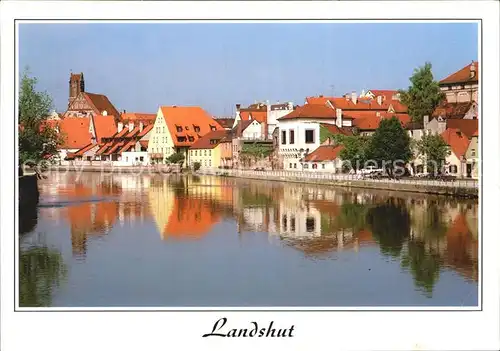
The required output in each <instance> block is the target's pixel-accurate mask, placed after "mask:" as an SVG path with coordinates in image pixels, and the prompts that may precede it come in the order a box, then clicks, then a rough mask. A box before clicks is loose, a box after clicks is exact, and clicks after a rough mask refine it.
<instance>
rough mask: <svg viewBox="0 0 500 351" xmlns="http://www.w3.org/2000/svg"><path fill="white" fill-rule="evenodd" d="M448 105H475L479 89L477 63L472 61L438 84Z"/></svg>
mask: <svg viewBox="0 0 500 351" xmlns="http://www.w3.org/2000/svg"><path fill="white" fill-rule="evenodd" d="M439 87H440V88H441V91H443V93H445V95H446V101H447V102H448V103H472V102H475V103H477V101H478V100H477V92H478V87H479V62H477V61H472V62H471V63H470V64H468V65H467V66H465V67H463V68H462V69H460V70H458V71H457V72H454V73H452V74H450V75H449V76H448V77H446V78H444V79H442V80H441V81H440V82H439Z"/></svg>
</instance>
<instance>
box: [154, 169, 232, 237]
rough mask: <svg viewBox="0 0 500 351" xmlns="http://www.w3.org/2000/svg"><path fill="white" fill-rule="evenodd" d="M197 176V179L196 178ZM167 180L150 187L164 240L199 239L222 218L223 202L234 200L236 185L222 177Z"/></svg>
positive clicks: (156, 219)
mask: <svg viewBox="0 0 500 351" xmlns="http://www.w3.org/2000/svg"><path fill="white" fill-rule="evenodd" d="M193 178H194V179H193ZM193 178H186V179H181V182H177V183H175V184H174V185H172V181H171V180H170V181H168V180H167V179H165V180H164V181H163V182H155V183H154V185H153V186H151V187H150V188H149V203H150V208H151V212H152V214H153V217H154V219H155V221H156V225H157V228H158V231H159V233H160V235H161V237H162V238H163V239H167V238H168V237H175V238H199V237H201V236H203V235H205V234H206V233H208V232H209V231H210V229H211V228H212V227H213V225H214V224H215V223H217V222H219V221H220V219H221V218H222V214H221V212H223V211H224V208H223V204H225V203H231V202H232V197H233V195H232V187H230V186H227V184H224V182H223V181H222V180H221V179H220V178H215V177H200V178H195V177H193Z"/></svg>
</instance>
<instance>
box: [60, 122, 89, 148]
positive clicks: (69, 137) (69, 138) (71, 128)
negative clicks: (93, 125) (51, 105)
mask: <svg viewBox="0 0 500 351" xmlns="http://www.w3.org/2000/svg"><path fill="white" fill-rule="evenodd" d="M58 122H59V123H58V124H59V129H60V132H61V134H63V137H64V142H63V143H62V145H61V148H63V149H81V148H83V147H85V146H87V145H88V144H90V143H91V142H92V135H91V134H90V129H89V127H90V119H89V118H79V117H66V118H63V119H62V120H60V121H58Z"/></svg>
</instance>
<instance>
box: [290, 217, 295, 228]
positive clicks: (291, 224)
mask: <svg viewBox="0 0 500 351" xmlns="http://www.w3.org/2000/svg"><path fill="white" fill-rule="evenodd" d="M290 231H291V232H295V217H294V216H292V217H291V218H290Z"/></svg>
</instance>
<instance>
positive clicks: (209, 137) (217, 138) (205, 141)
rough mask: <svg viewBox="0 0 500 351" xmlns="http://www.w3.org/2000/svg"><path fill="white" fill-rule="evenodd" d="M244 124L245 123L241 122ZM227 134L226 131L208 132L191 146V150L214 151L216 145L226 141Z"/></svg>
mask: <svg viewBox="0 0 500 351" xmlns="http://www.w3.org/2000/svg"><path fill="white" fill-rule="evenodd" d="M243 122H246V121H243ZM228 134H229V131H228V130H225V129H222V130H216V131H214V132H210V133H207V134H205V135H204V136H202V137H201V138H200V139H198V140H197V141H196V142H195V143H194V144H193V145H191V149H193V150H194V149H214V148H215V147H216V146H217V145H219V144H220V143H221V142H222V141H223V140H225V139H226V136H227V135H228Z"/></svg>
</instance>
